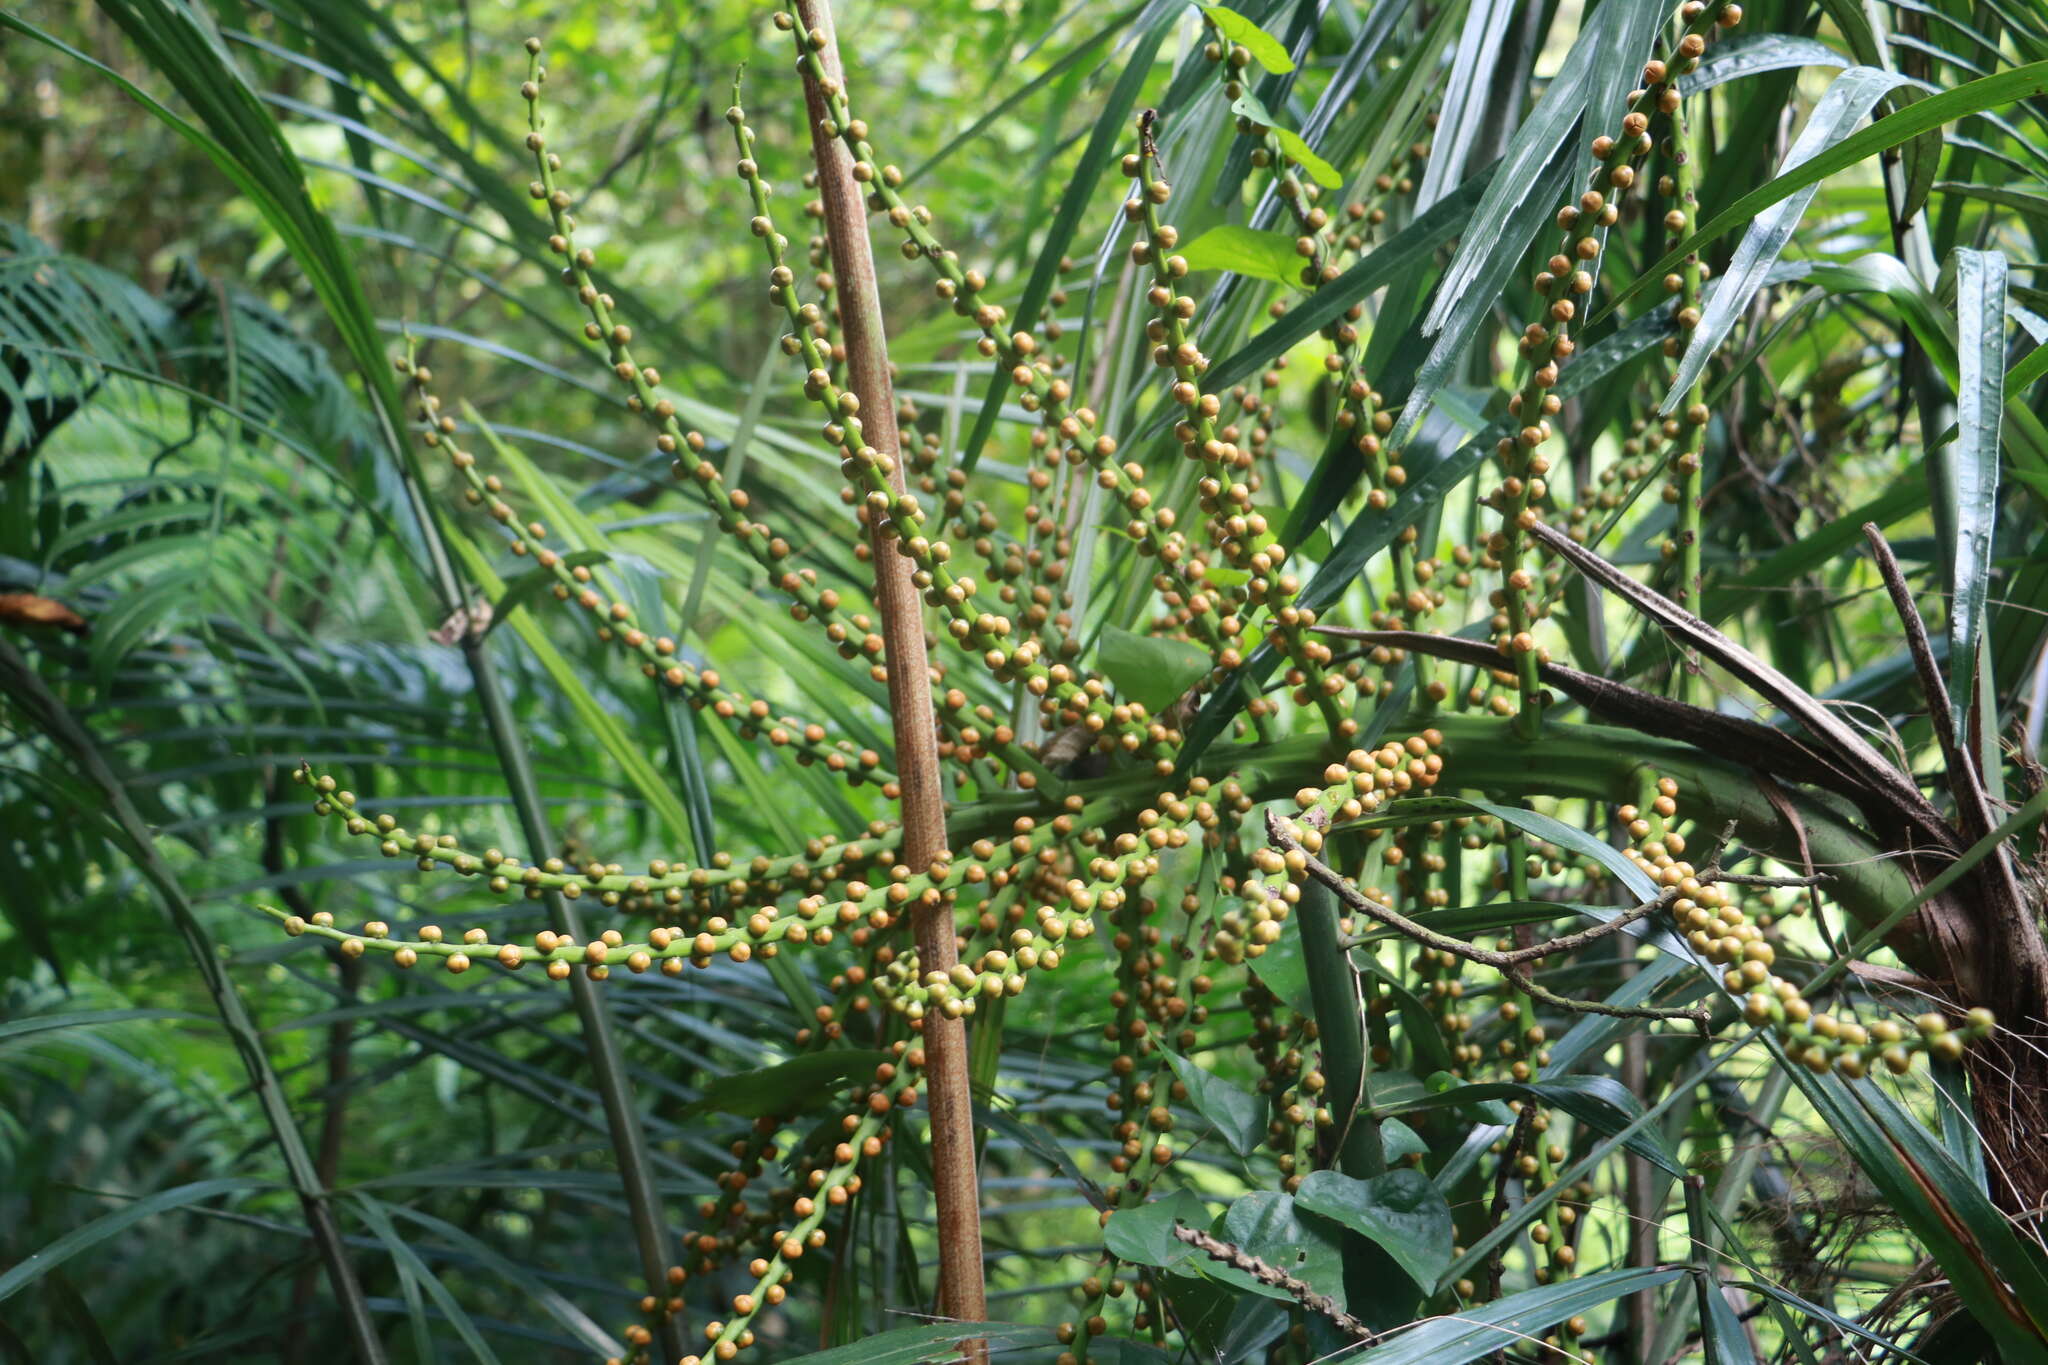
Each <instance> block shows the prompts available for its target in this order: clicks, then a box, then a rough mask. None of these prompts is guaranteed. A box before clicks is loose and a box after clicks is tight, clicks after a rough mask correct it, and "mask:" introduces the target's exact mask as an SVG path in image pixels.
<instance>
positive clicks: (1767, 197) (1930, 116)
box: [1567, 61, 2048, 372]
mask: <svg viewBox="0 0 2048 1365" xmlns="http://www.w3.org/2000/svg"><path fill="white" fill-rule="evenodd" d="M2044 93H2048V61H2041V62H2031V63H2029V64H2027V65H2026V66H2017V67H2013V68H2011V69H2009V70H2006V71H2000V72H1997V73H1995V74H1993V75H1989V76H1984V77H1980V78H1979V79H1977V80H1974V81H1971V82H1969V83H1968V84H1966V85H1960V86H1957V87H1956V88H1955V89H1953V90H1944V91H1942V92H1941V93H1940V94H1938V95H1932V96H1929V97H1928V98H1927V99H1924V100H1918V101H1915V102H1914V103H1912V104H1909V105H1907V106H1906V107H1905V108H1903V109H1899V110H1895V111H1894V112H1892V113H1890V114H1887V115H1885V116H1884V117H1883V118H1881V119H1879V120H1877V122H1875V123H1873V124H1871V125H1870V126H1869V127H1868V128H1865V129H1864V130H1863V131H1862V132H1860V133H1855V134H1852V135H1851V136H1849V137H1848V138H1845V139H1843V140H1842V141H1841V142H1838V143H1836V144H1835V145H1834V146H1833V147H1831V148H1830V149H1828V150H1827V151H1825V152H1823V153H1821V154H1820V155H1818V156H1816V157H1814V158H1812V159H1811V160H1809V161H1805V162H1802V163H1800V165H1799V166H1797V167H1796V168H1794V169H1793V170H1790V171H1787V172H1785V173H1784V174H1782V175H1779V176H1777V177H1775V178H1774V179H1772V180H1770V181H1769V182H1767V183H1765V184H1763V185H1760V186H1758V187H1757V188H1756V189H1754V190H1751V191H1750V192H1749V193H1748V194H1745V195H1743V196H1742V197H1741V198H1740V199H1738V200H1736V201H1735V202H1734V203H1732V204H1730V205H1729V206H1728V207H1727V208H1725V209H1723V210H1721V212H1719V213H1717V214H1715V215H1714V217H1713V219H1712V220H1711V221H1709V222H1708V223H1706V224H1705V225H1703V226H1702V227H1701V228H1700V229H1699V230H1698V231H1696V232H1694V233H1693V234H1692V235H1691V236H1690V237H1687V238H1686V239H1685V240H1684V241H1682V242H1679V243H1678V244H1677V245H1676V246H1674V247H1673V248H1672V249H1671V250H1670V251H1668V252H1666V253H1665V254H1664V256H1663V258H1662V259H1660V260H1658V261H1655V262H1653V263H1652V264H1651V265H1650V266H1649V267H1648V268H1647V269H1645V270H1644V271H1643V272H1642V273H1641V274H1640V275H1638V276H1637V277H1636V280H1635V282H1634V283H1633V284H1630V285H1628V286H1627V287H1625V288H1623V289H1621V290H1620V291H1619V292H1617V293H1616V294H1615V295H1614V296H1613V297H1611V298H1610V299H1608V301H1607V304H1606V306H1605V307H1604V308H1602V309H1601V310H1600V312H1599V313H1598V314H1596V315H1595V317H1594V318H1593V319H1592V321H1596V322H1597V321H1598V320H1599V318H1600V317H1602V316H1605V315H1606V314H1607V313H1610V312H1612V311H1614V309H1616V308H1618V307H1620V306H1621V305H1622V304H1623V303H1625V302H1627V301H1628V300H1629V299H1631V298H1633V297H1634V296H1635V295H1636V294H1637V293H1639V292H1641V291H1642V290H1644V289H1647V288H1648V287H1649V285H1650V282H1651V281H1653V280H1661V279H1662V278H1663V277H1664V274H1665V272H1666V271H1669V270H1671V269H1672V268H1673V267H1675V266H1677V265H1678V264H1679V263H1680V262H1682V261H1683V260H1684V259H1685V257H1686V255H1687V254H1688V253H1689V252H1694V251H1698V250H1700V249H1701V248H1703V247H1704V246H1706V244H1707V243H1708V242H1711V241H1713V240H1714V239H1715V238H1716V237H1719V236H1720V235H1721V234H1722V233H1724V232H1726V231H1728V229H1730V228H1732V227H1735V226H1736V225H1738V224H1741V223H1748V222H1751V221H1753V220H1754V219H1755V218H1756V216H1757V215H1758V214H1760V213H1762V212H1763V211H1764V210H1765V209H1767V208H1769V207H1770V206H1771V205H1773V204H1776V203H1779V202H1781V201H1783V200H1786V199H1789V198H1791V197H1792V196H1793V195H1794V194H1797V193H1798V192H1799V191H1800V190H1802V189H1805V188H1806V187H1807V186H1808V185H1817V184H1819V183H1820V182H1821V181H1823V180H1825V179H1827V178H1828V177H1829V176H1831V175H1833V174H1835V173H1836V172H1837V171H1840V170H1842V169H1843V168H1845V167H1848V166H1853V165H1855V164H1856V163H1857V162H1859V161H1862V160H1863V159H1864V158H1866V157H1869V156H1873V155H1875V154H1877V153H1879V152H1885V151H1889V150H1891V149H1892V148H1894V147H1897V146H1899V145H1901V144H1902V143H1905V142H1908V141H1910V140H1911V139H1913V138H1916V137H1918V136H1920V135H1921V134H1922V133H1925V132H1928V131H1930V130H1931V129H1935V128H1940V127H1942V126H1943V125H1944V124H1948V123H1953V122H1954V121H1955V120H1957V119H1960V118H1966V117H1968V116H1969V115H1971V114H1976V113H1982V112H1983V111H1984V110H1987V109H1997V108H2001V107H2003V106H2005V105H2008V104H2011V103H2014V102H2015V101H2018V100H2026V99H2032V98H2034V97H2036V96H2038V95H2041V94H2044ZM1567 372H1569V371H1567Z"/></svg>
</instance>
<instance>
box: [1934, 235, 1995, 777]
mask: <svg viewBox="0 0 2048 1365" xmlns="http://www.w3.org/2000/svg"><path fill="white" fill-rule="evenodd" d="M1955 263H1956V338H1957V345H1956V361H1957V370H1958V374H1957V383H1956V442H1955V444H1954V445H1953V446H1952V447H1950V448H1949V449H1948V450H1946V451H1944V452H1942V455H1941V468H1942V472H1943V474H1944V475H1945V476H1946V479H1947V483H1948V500H1949V503H1950V507H1951V512H1952V514H1953V521H1954V527H1955V544H1954V545H1953V546H1952V547H1950V560H1949V575H1950V584H1951V590H1952V592H1953V594H1954V595H1953V596H1952V597H1951V598H1950V602H1949V613H1948V641H1949V644H1948V669H1949V685H1948V688H1949V700H1950V702H1951V704H1952V706H1953V709H1954V713H1955V726H1956V733H1955V741H1956V745H1957V747H1958V749H1960V750H1961V751H1963V752H1968V750H1969V743H1970V721H1971V717H1972V716H1973V714H1975V713H1976V711H1977V706H1976V704H1975V702H1974V698H1975V696H1976V688H1977V662H1978V654H1979V652H1980V650H1979V646H1980V644H1981V642H1982V640H1983V632H1984V611H1985V603H1986V600H1987V599H1988V598H1989V597H1990V595H1991V542H1992V537H1993V534H1994V533H1995V532H1996V531H1997V529H1998V452H1999V447H2000V444H2001V441H2002V439H2003V438H2002V435H2001V426H2002V419H2003V416H2004V409H2005V257H2004V256H2002V255H2000V254H1999V253H1998V252H1996V251H1970V250H1966V249H1964V248H1961V247H1958V248H1957V249H1956V253H1955ZM1990 684H1991V680H1990V679H1988V678H1987V679H1985V680H1984V685H1985V688H1986V691H1987V692H1988V691H1989V688H1990ZM1991 728H1994V729H1995V728H1996V723H1995V721H1994V722H1993V724H1992V726H1991ZM1985 739H1986V742H1987V743H1988V744H1990V745H1991V746H1992V747H1991V752H1990V755H1989V758H1990V761H1991V762H1992V763H1993V764H1994V765H1995V764H1996V763H1997V762H1998V749H1997V741H1996V740H1994V739H1993V738H1992V737H1991V736H1990V735H1988V734H1987V735H1986V736H1985ZM1987 771H1988V770H1987Z"/></svg>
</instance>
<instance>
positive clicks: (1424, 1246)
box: [1294, 1167, 1457, 1294]
mask: <svg viewBox="0 0 2048 1365" xmlns="http://www.w3.org/2000/svg"><path fill="white" fill-rule="evenodd" d="M1294 1202H1295V1203H1296V1204H1297V1205H1299V1206H1300V1207H1302V1208H1304V1209H1307V1210H1308V1211H1309V1212H1310V1213H1319V1214H1321V1215H1322V1216H1323V1217H1325V1218H1329V1219H1333V1220H1334V1221H1336V1222H1339V1223H1342V1224H1343V1225H1344V1226H1345V1227H1347V1228H1350V1229H1351V1230H1352V1231H1353V1232H1356V1233H1359V1234H1361V1235H1363V1236H1364V1237H1365V1238H1366V1239H1367V1240H1369V1241H1371V1242H1373V1243H1374V1244H1376V1245H1378V1246H1380V1247H1382V1248H1384V1249H1385V1250H1386V1251H1387V1253H1388V1254H1389V1255H1391V1256H1392V1257H1393V1258H1394V1259H1395V1260H1396V1261H1398V1262H1400V1264H1401V1268H1402V1269H1403V1270H1405V1271H1407V1272H1408V1274H1409V1276H1410V1278H1412V1279H1413V1280H1414V1281H1415V1283H1416V1286H1417V1287H1418V1288H1419V1289H1421V1291H1422V1292H1423V1293H1425V1294H1427V1293H1428V1292H1429V1291H1430V1290H1432V1289H1434V1288H1435V1287H1436V1282H1437V1280H1438V1278H1439V1277H1441V1276H1442V1275H1443V1273H1444V1271H1445V1270H1446V1269H1447V1268H1448V1267H1449V1266H1450V1264H1451V1244H1452V1243H1453V1242H1455V1241H1456V1240H1457V1238H1456V1236H1455V1229H1454V1228H1453V1227H1452V1224H1451V1206H1450V1205H1449V1204H1447V1203H1445V1202H1444V1197H1443V1195H1442V1194H1441V1193H1440V1192H1439V1191H1438V1190H1437V1187H1436V1186H1435V1185H1432V1184H1431V1183H1430V1182H1429V1177H1428V1176H1426V1175H1424V1174H1423V1173H1422V1172H1420V1171H1418V1170H1414V1169H1411V1168H1408V1167H1400V1168H1398V1169H1395V1170H1391V1171H1388V1172H1387V1173H1386V1174H1385V1175H1379V1176H1374V1177H1373V1178H1372V1179H1370V1180H1353V1179H1352V1178H1351V1177H1350V1176H1347V1175H1341V1174H1339V1173H1338V1172H1336V1171H1313V1172H1311V1173H1310V1174H1309V1176H1308V1178H1307V1179H1305V1180H1303V1181H1302V1182H1301V1188H1300V1189H1298V1190H1296V1191H1295V1192H1294Z"/></svg>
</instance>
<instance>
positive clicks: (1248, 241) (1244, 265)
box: [1180, 223, 1303, 577]
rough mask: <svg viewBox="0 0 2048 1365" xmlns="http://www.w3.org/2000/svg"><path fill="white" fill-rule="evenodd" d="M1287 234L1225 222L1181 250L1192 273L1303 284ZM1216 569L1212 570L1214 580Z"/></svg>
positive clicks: (1292, 244)
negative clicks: (1220, 273) (1223, 273)
mask: <svg viewBox="0 0 2048 1365" xmlns="http://www.w3.org/2000/svg"><path fill="white" fill-rule="evenodd" d="M1294 242H1295V239H1294V238H1293V237H1290V236H1288V235H1287V234H1286V233H1284V232H1257V231H1254V230H1253V229H1251V228H1248V227H1240V226H1238V225H1237V224H1235V223H1223V224H1220V225H1218V226H1216V227H1212V228H1210V229H1209V230H1208V231H1207V232H1205V233H1203V234H1202V235H1201V236H1199V237H1197V238H1195V240H1194V241H1192V242H1189V243H1188V244H1187V245H1186V246H1184V247H1181V248H1180V254H1181V255H1182V256H1183V257H1184V258H1185V259H1186V260H1187V263H1188V269H1190V270H1229V271H1233V272H1235V273H1237V274H1239V275H1249V276H1251V277H1252V278H1253V279H1259V280H1271V281H1273V282H1274V283H1275V284H1300V283H1301V267H1302V264H1303V261H1302V257H1301V256H1300V254H1299V253H1297V252H1296V251H1295V249H1294ZM1215 572H1216V571H1215V570H1213V569H1212V570H1210V574H1211V576H1212V577H1213V576H1214V574H1215Z"/></svg>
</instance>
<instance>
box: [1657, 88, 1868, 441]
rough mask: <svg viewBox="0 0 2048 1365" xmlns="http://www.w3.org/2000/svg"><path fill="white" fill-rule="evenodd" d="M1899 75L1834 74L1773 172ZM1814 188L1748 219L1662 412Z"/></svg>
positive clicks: (1842, 132)
mask: <svg viewBox="0 0 2048 1365" xmlns="http://www.w3.org/2000/svg"><path fill="white" fill-rule="evenodd" d="M1905 81H1906V78H1905V77H1904V76H1901V75H1899V74H1897V73H1896V72H1891V71H1879V70H1876V69H1875V68H1873V67H1868V66H1852V67H1850V68H1849V69H1848V70H1847V71H1844V72H1843V73H1842V74H1841V75H1839V76H1837V77H1835V79H1834V82H1833V84H1831V85H1829V86H1828V89H1827V93H1826V94H1825V95H1822V96H1821V98H1820V103H1818V104H1816V105H1815V106H1814V108H1813V112H1812V113H1811V114H1809V115H1807V118H1806V126H1805V127H1804V128H1802V129H1800V131H1799V137H1798V139H1797V140H1796V141H1794V142H1793V144H1792V146H1791V149H1790V150H1789V151H1787V152H1786V153H1785V159H1784V160H1783V161H1782V162H1780V163H1779V165H1778V174H1780V175H1784V174H1785V173H1786V172H1788V171H1791V170H1792V169H1793V168H1795V167H1797V166H1799V165H1801V164H1802V163H1804V162H1807V161H1811V160H1812V159H1813V158H1814V157H1816V156H1819V155H1820V154H1821V153H1822V152H1824V151H1826V150H1827V149H1828V148H1829V147H1832V146H1834V145H1836V144H1837V143H1839V142H1841V141H1842V139H1844V138H1846V137H1847V136H1849V134H1850V132H1852V131H1853V130H1854V129H1855V127H1856V125H1857V124H1858V123H1861V122H1862V121H1863V118H1864V116H1865V115H1866V114H1868V113H1869V112H1870V111H1871V109H1872V108H1873V107H1874V106H1875V105H1876V104H1877V102H1878V101H1879V100H1881V99H1883V98H1884V97H1885V96H1886V95H1887V94H1889V93H1890V92H1891V91H1893V90H1895V89H1897V88H1898V87H1899V86H1901V85H1903V84H1905ZM1819 190H1820V184H1819V182H1818V181H1816V182H1814V183H1813V184H1811V185H1808V186H1806V187H1805V188H1804V189H1801V190H1800V191H1798V192H1797V193H1795V194H1793V195H1792V196H1790V197H1789V198H1787V199H1785V200H1784V201H1783V202H1782V203H1778V204H1773V205H1772V206H1771V207H1770V208H1768V209H1766V210H1765V211H1764V212H1762V213H1760V214H1758V215H1757V217H1756V219H1755V221H1753V222H1752V223H1750V225H1749V230H1748V231H1747V232H1745V233H1743V234H1742V241H1741V242H1740V243H1739V244H1738V245H1737V246H1736V248H1735V256H1734V259H1733V260H1731V261H1730V262H1729V263H1728V268H1727V269H1726V270H1723V271H1722V272H1720V284H1719V285H1718V286H1717V287H1716V288H1715V290H1714V292H1713V294H1712V295H1711V296H1710V297H1709V298H1708V299H1707V301H1706V306H1705V307H1704V308H1703V309H1701V313H1700V322H1699V326H1697V327H1695V328H1694V329H1693V333H1692V340H1691V341H1690V342H1689V343H1688V344H1687V345H1686V348H1685V357H1684V359H1682V360H1681V361H1679V364H1678V373H1677V374H1676V375H1674V376H1673V377H1672V380H1671V387H1670V388H1669V389H1667V390H1666V391H1665V394H1664V405H1663V408H1662V409H1661V410H1662V411H1663V412H1665V413H1671V412H1674V411H1676V410H1677V408H1678V405H1679V404H1680V403H1682V402H1684V401H1685V395H1686V394H1687V393H1688V392H1689V391H1690V390H1691V389H1692V386H1693V385H1694V383H1695V382H1697V381H1698V379H1699V377H1700V375H1701V374H1702V373H1703V372H1705V370H1706V368H1707V360H1708V358H1709V357H1711V356H1712V355H1713V354H1714V352H1715V351H1717V350H1719V349H1720V346H1721V343H1722V341H1724V340H1726V339H1727V336H1728V333H1729V332H1730V331H1732V330H1733V329H1734V327H1735V323H1736V321H1737V319H1739V318H1741V317H1742V315H1743V314H1744V313H1746V312H1748V311H1749V305H1750V301H1751V300H1752V299H1754V298H1755V297H1756V293H1757V291H1758V290H1759V289H1761V288H1763V286H1764V283H1765V280H1766V279H1767V278H1768V277H1769V275H1770V271H1771V267H1772V266H1774V265H1776V264H1777V262H1778V257H1779V256H1780V255H1782V254H1783V253H1784V250H1785V247H1786V245H1787V244H1788V243H1790V242H1791V240H1792V234H1793V232H1795V231H1796V230H1797V229H1798V227H1799V220H1800V218H1801V216H1803V215H1804V214H1805V212H1806V206H1807V205H1808V204H1810V203H1812V202H1813V196H1814V195H1815V194H1817V193H1818V192H1819Z"/></svg>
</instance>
